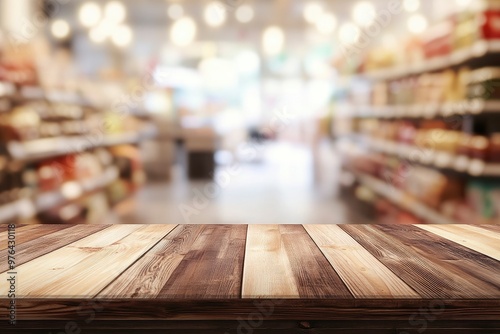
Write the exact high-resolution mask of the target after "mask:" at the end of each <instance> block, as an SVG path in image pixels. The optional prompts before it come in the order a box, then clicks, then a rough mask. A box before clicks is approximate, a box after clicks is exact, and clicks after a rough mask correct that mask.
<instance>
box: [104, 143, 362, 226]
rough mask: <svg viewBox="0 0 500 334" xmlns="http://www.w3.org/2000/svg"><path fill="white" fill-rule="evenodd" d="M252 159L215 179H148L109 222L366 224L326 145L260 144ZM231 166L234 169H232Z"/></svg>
mask: <svg viewBox="0 0 500 334" xmlns="http://www.w3.org/2000/svg"><path fill="white" fill-rule="evenodd" d="M258 153H259V156H258V157H257V158H256V159H253V160H252V161H246V162H238V163H232V164H230V165H226V166H219V167H218V168H217V172H216V173H217V174H216V175H217V176H216V178H215V180H217V181H218V182H214V181H188V180H187V178H186V176H185V175H184V173H183V172H182V168H181V167H180V166H175V167H174V168H173V172H172V180H171V181H170V182H150V183H149V184H147V185H146V186H145V187H144V188H143V189H142V190H140V191H139V192H138V193H137V194H136V195H134V197H132V198H130V199H128V200H126V201H124V202H122V203H121V204H120V205H119V206H118V207H117V210H116V214H113V217H110V221H113V222H115V220H116V222H121V223H141V224H165V223H168V224H340V223H364V222H366V221H364V219H363V218H362V217H358V216H357V215H356V214H355V213H353V212H349V210H348V206H347V205H346V204H345V203H344V202H343V201H341V200H340V199H339V198H338V197H337V194H338V189H337V188H338V186H337V185H338V175H339V173H338V170H339V168H338V167H339V166H338V161H337V159H336V157H335V155H334V154H333V151H332V150H331V147H330V145H329V144H328V143H325V144H324V145H320V146H319V147H318V148H317V149H316V150H310V149H308V148H307V147H304V146H297V145H293V144H287V143H275V144H271V145H265V146H262V147H261V148H260V149H259V150H258ZM229 166H233V167H232V168H233V169H232V170H234V169H236V170H237V172H235V173H232V174H231V173H230V172H229V168H230V167H229Z"/></svg>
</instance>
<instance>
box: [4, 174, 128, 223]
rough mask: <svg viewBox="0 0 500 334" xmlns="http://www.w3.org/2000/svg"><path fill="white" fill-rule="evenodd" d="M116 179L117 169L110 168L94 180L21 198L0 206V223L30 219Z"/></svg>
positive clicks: (66, 185)
mask: <svg viewBox="0 0 500 334" xmlns="http://www.w3.org/2000/svg"><path fill="white" fill-rule="evenodd" d="M117 178H118V169H117V168H116V167H110V168H108V169H107V170H106V171H104V173H103V174H102V175H100V176H99V177H96V178H94V179H88V180H82V181H69V182H66V183H64V184H63V185H62V186H61V188H60V189H58V190H55V191H50V192H44V193H40V194H38V195H36V196H35V197H33V198H23V199H20V200H18V201H15V202H13V203H9V204H6V205H3V206H0V223H5V222H7V221H10V220H13V219H18V218H21V219H27V218H32V217H34V216H35V215H36V214H37V213H40V212H43V211H45V210H48V209H51V208H53V207H57V206H60V205H63V204H65V203H67V202H71V201H73V200H76V199H78V198H80V197H82V196H85V195H86V194H90V193H92V192H94V191H96V190H99V189H102V188H104V187H106V186H108V185H109V184H110V183H112V182H113V181H115V180H116V179H117Z"/></svg>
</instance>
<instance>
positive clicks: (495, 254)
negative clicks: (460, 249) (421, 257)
mask: <svg viewBox="0 0 500 334" xmlns="http://www.w3.org/2000/svg"><path fill="white" fill-rule="evenodd" d="M415 226H417V227H419V228H421V229H423V230H426V231H429V232H431V233H434V234H437V235H439V236H441V237H443V238H446V239H448V240H451V241H453V242H455V243H457V244H460V245H462V246H465V247H467V248H470V249H473V250H475V251H476V252H479V253H482V254H485V255H488V256H489V257H491V258H493V259H495V260H498V261H500V233H497V232H492V231H488V230H485V229H483V228H481V227H478V226H473V225H465V224H453V225H420V224H419V225H415Z"/></svg>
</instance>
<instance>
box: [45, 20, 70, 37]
mask: <svg viewBox="0 0 500 334" xmlns="http://www.w3.org/2000/svg"><path fill="white" fill-rule="evenodd" d="M50 31H51V32H52V35H53V36H54V37H55V38H57V39H65V38H67V37H68V36H69V33H70V31H71V29H70V27H69V24H68V22H66V21H64V20H60V19H59V20H55V21H54V22H52V25H51V26H50Z"/></svg>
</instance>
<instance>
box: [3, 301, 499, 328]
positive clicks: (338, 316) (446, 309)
mask: <svg viewBox="0 0 500 334" xmlns="http://www.w3.org/2000/svg"><path fill="white" fill-rule="evenodd" d="M280 301H281V302H276V300H269V299H259V300H256V299H204V300H202V299H159V298H156V299H146V300H143V299H130V298H129V299H112V300H102V301H99V304H98V305H99V309H98V310H97V311H96V309H95V307H96V304H95V300H90V299H88V298H86V299H81V298H71V299H61V298H58V299H25V298H21V299H18V300H17V303H16V306H17V315H18V319H21V320H22V319H24V320H27V319H30V320H44V321H45V320H73V321H74V320H75V317H78V316H81V317H84V316H85V315H88V314H89V313H91V312H94V313H95V316H96V319H97V320H117V319H124V318H126V319H130V320H158V319H161V320H163V321H166V320H203V321H209V320H240V319H242V318H245V317H248V316H249V315H252V314H259V313H260V314H261V315H262V316H263V317H264V318H265V319H266V320H291V319H293V320H304V321H309V320H313V321H314V320H318V319H321V320H342V321H349V320H352V321H369V320H379V321H380V320H385V321H388V320H390V321H392V320H401V321H408V320H409V318H410V317H411V316H413V317H416V316H419V315H420V314H421V312H424V311H425V310H427V309H428V308H429V303H430V301H429V300H423V299H420V300H401V299H287V300H280ZM440 302H442V305H443V309H442V312H439V313H438V314H436V317H435V320H436V321H438V320H449V321H452V320H468V321H479V320H481V321H483V320H484V321H486V320H488V321H500V320H499V319H500V300H499V299H475V300H465V299H461V300H454V299H449V300H443V301H440ZM8 303H9V300H7V299H0V316H2V317H3V318H4V319H5V317H6V311H7V305H8ZM2 325H4V326H5V325H8V323H7V322H0V326H2ZM0 328H1V327H0Z"/></svg>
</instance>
